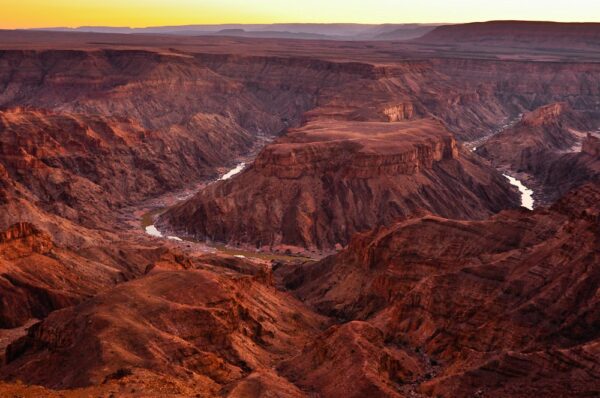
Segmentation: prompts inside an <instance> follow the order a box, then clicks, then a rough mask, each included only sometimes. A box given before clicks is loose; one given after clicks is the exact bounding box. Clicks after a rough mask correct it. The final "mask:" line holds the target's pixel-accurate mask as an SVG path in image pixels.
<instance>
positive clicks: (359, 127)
mask: <svg viewBox="0 0 600 398" xmlns="http://www.w3.org/2000/svg"><path fill="white" fill-rule="evenodd" d="M516 200H517V198H516V195H515V194H514V192H513V191H511V189H510V188H509V187H508V186H507V184H506V182H505V180H504V179H503V177H502V176H501V175H499V174H497V173H496V172H495V171H494V170H493V169H491V168H489V167H488V166H485V165H484V164H482V163H480V162H478V161H477V160H476V159H475V158H473V157H472V156H470V155H468V154H466V153H463V154H460V151H459V149H458V148H457V144H456V142H455V140H454V138H453V137H452V135H451V134H450V133H449V132H448V130H447V129H445V128H444V126H443V125H442V124H440V123H439V122H437V121H434V120H419V121H415V122H405V123H368V122H363V123H340V122H313V123H309V124H307V125H306V126H304V127H303V128H300V129H298V130H294V131H290V132H289V133H288V134H287V135H286V136H285V137H282V138H281V139H279V140H278V141H276V142H275V143H273V144H271V145H269V146H267V147H266V148H265V149H264V150H263V151H262V152H261V153H260V154H259V156H258V157H257V159H256V161H255V162H254V164H253V165H252V166H251V167H250V168H249V169H248V170H246V171H245V172H243V173H242V174H241V175H240V176H239V177H237V178H234V179H232V180H230V181H225V182H219V183H216V184H214V185H212V186H210V187H209V188H208V189H206V190H204V191H203V192H201V193H200V194H198V195H197V196H196V197H194V198H193V199H191V200H190V201H188V202H186V203H184V204H182V205H178V206H176V207H174V208H172V209H171V210H169V211H168V212H167V213H166V214H165V215H163V216H162V217H161V221H160V224H161V226H162V227H163V228H166V229H171V230H173V231H176V232H177V233H179V234H182V236H183V235H191V236H194V237H195V238H197V239H201V240H204V239H209V240H213V241H221V242H227V243H234V244H249V245H252V246H255V247H262V246H269V247H273V246H278V245H289V246H299V247H303V248H308V249H331V248H333V247H334V246H336V245H345V244H347V243H348V241H349V239H350V237H351V236H352V235H353V234H354V233H356V232H357V231H364V230H367V229H370V228H373V227H375V226H377V225H382V224H383V225H385V224H389V223H391V222H393V221H394V220H395V219H397V218H399V217H407V216H410V215H414V214H418V212H420V211H423V210H429V211H432V212H435V213H437V214H441V215H445V216H448V217H457V218H483V217H485V216H487V215H489V214H491V213H493V212H496V211H499V210H501V209H502V208H506V207H511V206H514V205H515V203H516Z"/></svg>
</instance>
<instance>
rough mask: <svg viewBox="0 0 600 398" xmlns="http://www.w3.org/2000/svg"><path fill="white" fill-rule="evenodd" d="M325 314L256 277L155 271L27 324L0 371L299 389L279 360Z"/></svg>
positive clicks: (69, 378) (62, 382)
mask: <svg viewBox="0 0 600 398" xmlns="http://www.w3.org/2000/svg"><path fill="white" fill-rule="evenodd" d="M323 319H324V318H322V317H320V316H318V315H316V314H314V313H311V312H310V311H309V310H307V309H306V308H305V307H304V306H303V305H302V304H301V303H299V302H297V301H296V300H294V299H293V298H292V297H289V296H287V295H285V294H282V293H280V292H278V291H277V290H275V289H274V288H272V287H268V286H266V285H263V284H262V283H259V282H256V281H254V280H253V278H252V277H244V276H241V275H239V274H238V275H237V276H235V277H233V278H231V277H224V276H219V275H217V274H216V273H214V272H209V271H201V270H196V271H192V270H190V271H163V272H154V273H152V274H151V275H149V276H147V277H145V278H143V279H141V280H138V281H134V282H130V283H127V284H123V285H121V286H120V287H117V288H115V289H114V290H112V291H110V292H108V293H107V294H101V295H98V296H97V297H95V298H93V299H91V300H89V301H87V302H86V303H84V304H81V305H79V306H75V307H71V308H69V309H65V310H62V311H57V312H55V313H53V314H52V315H50V316H49V317H48V318H47V319H46V320H44V321H43V322H41V323H38V324H36V325H35V326H33V327H32V328H30V329H29V333H28V335H27V336H25V337H23V338H22V339H20V340H18V341H16V342H15V343H13V344H12V345H10V346H9V347H8V349H7V365H6V366H5V367H3V368H2V372H1V374H2V377H3V378H4V379H7V378H9V379H12V378H15V377H16V378H19V379H21V380H24V381H26V382H27V383H30V384H37V385H44V386H47V387H54V388H73V387H86V386H90V385H98V384H102V383H106V382H110V381H112V380H119V379H126V380H127V383H128V385H129V386H138V385H141V386H142V387H141V388H142V389H143V388H148V387H149V388H150V389H149V390H146V392H147V393H154V394H156V393H159V391H161V390H154V391H153V390H152V386H153V385H157V384H159V383H158V381H161V382H162V383H164V384H163V386H162V388H163V390H162V392H163V393H171V394H184V395H188V394H190V393H191V391H195V393H194V394H196V393H199V394H200V396H203V397H204V396H206V397H210V396H215V395H218V394H219V393H222V394H223V395H228V394H229V392H232V391H233V393H232V395H231V396H240V395H239V394H240V393H241V391H243V390H244V389H245V388H246V389H247V388H248V386H246V387H244V386H242V385H240V382H245V383H252V382H254V383H257V384H258V385H262V386H263V387H262V388H269V387H270V386H269V385H268V383H270V384H273V380H274V381H275V382H276V383H275V384H276V386H275V387H276V388H274V389H273V391H277V390H278V389H280V390H281V391H282V392H285V391H286V390H288V391H291V392H296V394H297V395H298V396H301V395H302V394H300V391H299V390H298V389H297V388H296V387H295V386H293V385H292V384H290V383H289V382H286V381H285V380H284V379H280V378H279V377H278V376H277V375H276V374H275V373H274V372H273V371H272V368H273V363H274V361H275V360H277V359H278V358H280V356H281V355H282V354H283V355H290V354H292V353H294V352H295V351H296V350H297V349H298V348H299V347H302V345H304V343H305V342H307V341H308V339H310V338H311V337H312V336H313V335H314V334H315V333H316V332H317V331H318V329H319V328H320V327H321V323H322V322H323ZM246 378H248V379H249V380H245V381H242V379H246ZM152 380H155V381H152ZM144 386H145V387H144ZM142 391H143V390H142ZM236 391H237V392H236ZM241 396H243V394H242V395H241ZM291 396H293V395H291Z"/></svg>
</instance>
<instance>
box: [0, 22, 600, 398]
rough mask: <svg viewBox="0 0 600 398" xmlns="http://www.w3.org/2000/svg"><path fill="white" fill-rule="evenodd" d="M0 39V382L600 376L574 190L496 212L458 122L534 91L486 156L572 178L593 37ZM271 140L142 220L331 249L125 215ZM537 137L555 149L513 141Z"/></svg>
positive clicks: (477, 125) (593, 391)
mask: <svg viewBox="0 0 600 398" xmlns="http://www.w3.org/2000/svg"><path fill="white" fill-rule="evenodd" d="M22 35H25V36H26V37H27V39H26V40H25V41H26V42H27V43H24V42H23V40H21V39H19V37H21V38H22V37H24V36H22ZM586 35H587V33H586V34H585V35H584V36H585V37H588V36H586ZM40 36H42V39H41V41H36V40H40V39H39V38H40ZM46 36H48V37H50V36H51V38H50V39H48V38H47V37H46ZM35 37H37V38H38V39H35ZM540 37H541V36H540ZM589 37H592V36H589ZM0 38H1V39H0V48H2V49H4V50H0V87H2V90H0V347H2V348H4V347H7V350H6V354H5V355H0V360H1V361H2V364H1V367H0V379H1V380H2V381H1V382H0V396H5V395H6V396H13V395H20V396H34V397H37V396H52V395H60V396H111V395H114V396H206V397H214V396H223V397H239V398H242V397H243V398H248V397H250V398H251V397H263V398H264V397H280V396H281V397H304V398H306V397H313V396H317V395H318V396H322V397H332V398H334V397H337V396H340V395H343V396H349V397H362V396H374V397H388V396H389V397H411V396H418V395H426V396H427V395H429V396H445V397H446V396H447V397H453V396H473V395H475V396H482V395H483V396H492V397H493V396H498V397H506V396H511V397H512V396H516V397H519V396H523V397H525V396H539V395H547V396H564V395H569V394H571V393H572V394H573V395H586V396H594V395H598V390H599V389H600V387H599V386H598V380H599V377H598V376H599V375H598V372H597V369H598V366H599V364H598V359H597V358H598V357H599V356H600V355H599V352H598V330H600V328H599V315H598V310H597V309H598V307H599V304H600V303H598V281H599V280H600V277H599V276H598V266H597V265H598V263H599V259H598V252H599V248H598V234H599V230H598V203H599V202H598V199H599V196H600V195H599V188H598V186H597V185H587V186H585V187H583V188H580V189H579V191H577V192H575V193H573V194H571V195H569V196H568V197H566V198H565V199H563V200H561V201H559V202H558V203H557V204H555V205H554V206H552V207H550V208H543V209H539V210H536V211H535V212H528V211H525V210H523V209H522V210H516V209H512V210H508V211H506V210H504V211H502V210H503V209H506V208H511V207H514V206H515V205H516V204H517V202H518V197H517V192H516V191H513V190H512V188H510V187H509V186H508V183H507V181H506V180H505V179H504V178H503V177H502V176H501V174H499V173H498V172H497V171H495V170H494V169H493V168H492V167H491V166H490V165H489V164H488V163H487V162H484V161H483V160H482V159H481V158H480V157H479V156H477V155H474V154H471V153H469V152H467V151H464V150H463V149H462V145H461V143H460V141H461V140H472V139H477V138H481V137H483V136H486V135H487V134H489V133H490V132H491V131H493V130H496V129H497V128H498V127H499V126H502V125H504V124H506V123H507V121H509V120H512V119H513V118H514V117H515V116H516V115H518V114H520V113H525V112H528V111H530V110H535V109H537V108H540V107H543V108H540V109H537V110H536V111H534V112H533V113H531V114H528V115H526V117H525V120H523V122H522V123H521V124H520V125H518V126H515V128H514V132H515V134H516V133H519V134H517V135H515V136H506V137H507V138H505V140H504V141H502V142H498V145H497V146H498V147H499V148H504V147H503V145H504V143H505V142H507V141H511V142H512V143H513V144H514V143H517V142H518V143H519V145H521V141H519V140H517V139H516V137H517V136H521V134H522V135H524V136H526V137H527V139H526V140H524V141H522V144H523V145H522V146H523V149H522V150H521V149H519V150H518V151H517V150H516V147H515V146H511V147H507V148H505V150H504V149H503V152H502V155H503V156H504V155H506V156H507V157H506V159H507V160H506V162H511V163H510V164H511V165H512V164H513V163H512V162H513V161H519V162H520V161H521V160H522V159H526V161H524V162H523V163H522V167H533V168H535V170H538V168H537V167H538V165H541V166H540V167H539V170H540V172H539V173H538V174H537V175H539V181H540V184H545V186H546V187H548V189H555V190H558V191H561V192H562V191H563V189H567V188H568V187H570V186H574V185H581V184H582V183H584V182H585V181H591V180H594V178H596V177H595V176H597V175H598V171H597V170H598V168H597V167H598V166H597V164H598V153H599V151H598V146H599V145H598V140H597V138H596V136H595V135H594V134H590V135H588V136H587V137H586V138H585V140H584V141H583V142H582V143H581V151H580V152H579V151H578V152H576V153H563V154H559V152H560V151H567V150H569V148H570V146H571V145H574V144H575V145H578V143H579V142H580V139H579V137H580V135H581V137H583V134H580V133H582V132H583V131H585V130H586V129H587V128H588V125H587V123H588V121H589V120H588V119H586V118H585V117H587V116H585V115H593V114H594V112H596V113H597V112H598V111H599V110H600V109H598V98H599V96H600V84H598V83H599V82H600V64H599V63H595V62H587V61H585V60H590V59H591V60H594V59H595V60H597V59H598V56H596V55H595V53H594V52H590V51H588V52H583V51H579V50H577V49H576V48H575V47H574V49H572V50H564V49H561V50H559V51H549V50H546V49H544V48H541V49H540V48H538V47H535V48H531V49H527V50H526V51H525V50H523V51H521V50H519V51H513V50H512V48H513V47H511V48H510V49H509V51H508V52H507V51H504V50H502V51H504V52H502V51H500V50H499V51H500V52H499V54H490V52H489V51H490V50H487V51H488V52H485V51H482V50H478V52H475V53H474V52H472V51H471V50H470V49H469V48H466V47H465V46H462V45H457V46H456V47H453V46H447V45H445V44H444V45H442V46H439V45H437V44H435V43H434V45H433V46H431V45H429V44H425V45H421V44H414V43H412V44H406V45H404V44H403V45H402V46H406V47H402V46H400V47H399V45H397V44H395V43H374V42H373V43H362V44H360V45H357V44H356V43H350V42H339V43H332V42H326V43H315V42H304V41H294V42H293V43H292V42H285V41H283V42H282V41H277V40H266V41H260V40H258V41H250V40H246V39H242V38H239V39H231V38H230V39H224V38H218V37H214V38H203V39H198V38H191V37H178V39H177V40H176V41H174V40H173V37H172V36H145V35H126V36H115V35H91V36H90V35H87V34H81V35H79V34H77V35H69V34H67V33H61V34H58V33H53V34H51V33H47V32H44V33H39V32H28V33H26V34H25V33H22V32H0ZM5 39H6V40H5ZM538 39H539V38H538ZM538 39H536V40H538ZM19 40H21V41H19ZM28 40H30V41H28ZM36 43H37V44H36ZM40 43H41V44H40ZM99 43H102V44H99ZM594 43H595V42H594ZM594 43H591V45H595V44H594ZM584 44H585V43H584ZM585 45H589V43H588V44H585ZM44 46H45V47H44ZM100 46H101V47H102V48H99V47H100ZM467 47H468V46H467ZM475 47H477V46H475ZM480 47H481V46H480ZM490 47H493V48H495V49H499V48H500V47H498V46H490ZM8 48H10V49H8ZM49 48H53V49H49ZM407 48H415V49H417V48H418V50H414V51H415V52H411V51H413V50H410V51H408V50H407ZM438 49H439V50H438ZM407 51H408V52H407ZM505 57H506V58H507V59H510V62H506V60H505V59H504V58H505ZM546 60H552V61H555V62H543V61H546ZM563 61H568V62H563ZM549 82H551V83H549ZM557 103H558V104H557ZM563 103H564V104H563ZM549 104H550V105H549ZM582 115H584V116H582ZM270 139H274V140H275V141H274V142H273V143H272V144H270V145H268V146H266V147H265V148H264V149H263V150H262V152H260V154H259V155H258V157H257V159H256V161H255V162H253V164H251V165H249V167H248V168H247V169H246V170H245V171H244V172H242V173H241V174H239V175H237V176H236V177H234V178H232V179H230V180H227V181H220V182H217V183H214V184H210V185H208V188H206V189H205V190H204V191H202V192H201V193H200V194H199V195H197V196H196V197H194V198H192V199H191V200H190V201H188V202H186V203H182V204H181V205H179V206H176V207H175V208H173V209H171V210H170V211H169V212H168V213H167V214H166V215H165V216H164V217H163V219H162V221H161V223H162V224H161V225H159V226H160V227H162V228H163V229H165V228H176V229H177V231H179V232H182V234H181V235H184V234H186V233H187V234H189V235H195V236H197V237H200V238H208V239H212V240H220V241H226V242H230V243H235V244H246V245H251V246H258V247H261V246H267V247H276V246H278V245H281V246H284V247H285V246H289V245H295V246H301V247H303V248H308V249H311V250H317V249H333V248H334V247H335V248H337V249H341V248H340V246H341V245H344V244H346V243H349V242H350V245H349V247H348V248H347V249H346V250H344V251H342V252H341V253H340V254H339V255H337V256H334V257H330V258H328V259H325V260H323V261H321V262H319V263H318V264H312V265H311V264H309V263H301V261H303V260H297V261H293V262H291V261H290V263H288V264H277V265H276V266H275V265H273V266H272V267H271V264H269V263H268V262H267V261H265V260H264V258H265V257H262V256H261V258H255V259H252V260H251V259H244V258H239V257H238V258H236V257H230V256H227V255H225V254H223V253H222V252H221V253H217V254H212V255H210V256H208V255H203V254H199V253H198V252H197V250H206V248H205V247H203V248H199V247H200V246H201V245H197V244H194V243H191V242H186V241H177V242H175V241H168V240H166V239H165V240H159V239H155V238H150V237H147V236H144V235H143V234H142V233H141V232H140V231H133V230H131V228H130V225H129V224H127V222H128V221H131V220H133V219H134V218H135V217H137V215H131V214H125V213H126V212H129V208H128V207H125V206H129V205H136V204H138V207H136V208H141V207H142V206H141V205H139V202H140V201H146V200H147V199H150V198H153V197H155V196H156V195H158V194H161V193H164V192H166V191H174V190H177V189H179V188H183V187H187V186H188V184H190V183H194V184H195V183H196V182H198V181H199V180H210V179H212V178H214V177H216V176H217V175H218V173H219V172H221V171H222V170H223V169H224V167H225V166H230V165H232V164H236V161H237V158H238V157H239V156H240V155H243V154H247V153H248V152H249V151H251V150H252V149H254V148H256V146H257V145H258V144H260V143H262V142H265V141H266V140H270ZM537 147H543V148H544V150H545V151H546V152H544V153H556V154H557V156H558V157H557V158H556V161H554V160H553V161H552V162H544V161H542V160H543V156H542V153H541V152H539V153H538V152H535V153H534V152H531V153H534V155H527V156H525V155H523V156H520V157H519V158H518V159H513V157H512V155H514V153H517V152H518V153H526V152H527V151H528V150H529V149H528V148H537ZM493 149H495V148H490V153H491V152H492V150H493ZM559 155H560V156H559ZM503 159H504V158H503ZM515 164H516V163H515ZM519 167H521V166H519ZM134 207H135V206H134ZM499 211H501V212H500V213H499V214H496V213H497V212H499ZM117 213H118V214H117ZM493 214H495V215H493ZM490 216H491V218H490ZM127 217H128V218H127ZM122 218H127V221H123V219H122ZM359 231H369V232H360V233H359V234H358V235H356V233H357V232H359ZM165 232H166V231H165ZM353 236H355V238H354V239H353V238H352V237H353ZM249 257H250V256H249ZM288 261H289V259H288ZM286 290H288V291H286ZM290 291H291V292H290ZM292 293H293V295H295V296H296V297H294V296H293V295H292ZM298 298H300V300H298ZM303 301H304V302H303ZM30 325H33V326H31V327H30ZM4 328H11V329H9V330H5V329H4ZM13 328H14V329H13ZM26 329H27V330H26ZM5 360H6V363H4V362H5ZM16 380H22V381H23V382H25V383H26V385H23V384H19V383H17V382H16ZM33 384H36V385H39V386H35V387H34V386H31V385H33ZM63 388H68V389H73V390H67V391H59V390H56V389H63Z"/></svg>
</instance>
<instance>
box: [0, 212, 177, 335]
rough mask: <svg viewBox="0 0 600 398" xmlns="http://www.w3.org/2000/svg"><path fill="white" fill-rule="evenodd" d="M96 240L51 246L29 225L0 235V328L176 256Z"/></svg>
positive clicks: (84, 296) (71, 302)
mask: <svg viewBox="0 0 600 398" xmlns="http://www.w3.org/2000/svg"><path fill="white" fill-rule="evenodd" d="M109 242H110V241H108V242H103V241H99V242H97V244H96V245H95V246H89V247H87V248H86V249H84V250H79V251H74V250H70V249H67V248H64V247H61V246H59V245H57V244H56V243H55V242H54V241H53V240H52V238H51V236H50V235H49V234H48V233H46V232H44V231H42V230H41V229H39V228H38V227H36V226H35V225H32V224H30V223H25V222H23V223H18V224H15V225H13V226H11V227H9V228H8V229H6V230H5V231H3V232H1V233H0V290H1V291H2V295H0V328H14V327H17V326H20V325H22V324H24V323H25V322H26V321H27V320H29V319H31V318H37V319H42V318H44V317H46V316H47V315H48V314H49V313H51V312H52V311H54V310H57V309H60V308H64V307H68V306H71V305H74V304H77V303H79V302H81V301H84V300H86V299H88V298H89V297H91V296H93V295H95V294H97V293H98V292H100V291H103V290H106V289H109V288H112V287H113V286H115V285H116V284H118V283H120V282H123V281H127V280H130V279H133V278H136V277H139V276H141V275H144V274H145V273H146V271H147V269H151V268H153V267H154V266H155V265H156V264H157V263H168V264H172V265H173V266H177V265H178V264H179V263H181V262H182V258H181V257H180V256H178V255H177V254H176V253H173V252H171V251H169V250H167V249H166V248H164V247H163V248H161V247H154V246H151V245H144V244H136V243H134V242H131V241H130V242H113V243H112V244H110V243H109Z"/></svg>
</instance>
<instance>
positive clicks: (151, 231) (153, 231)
mask: <svg viewBox="0 0 600 398" xmlns="http://www.w3.org/2000/svg"><path fill="white" fill-rule="evenodd" d="M245 168H246V163H245V162H241V163H238V164H237V165H236V166H235V167H234V168H232V169H231V170H229V171H228V172H227V173H225V174H223V175H222V176H221V177H219V178H218V179H217V180H216V181H225V180H229V179H230V178H231V177H233V176H234V175H236V174H239V173H241V172H242V171H243V170H244V169H245ZM209 185H210V184H209ZM144 231H146V233H147V234H148V235H150V236H153V237H155V238H167V239H170V240H176V241H182V240H183V239H181V238H179V237H177V236H164V235H163V233H162V232H160V231H159V230H158V228H156V225H154V224H151V225H147V226H146V227H145V228H144Z"/></svg>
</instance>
